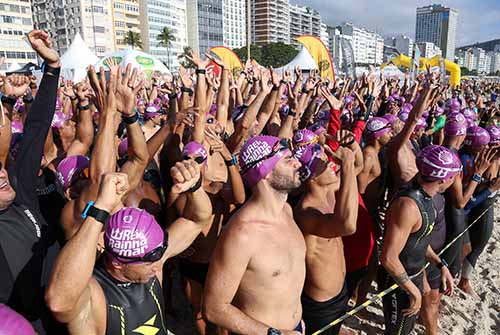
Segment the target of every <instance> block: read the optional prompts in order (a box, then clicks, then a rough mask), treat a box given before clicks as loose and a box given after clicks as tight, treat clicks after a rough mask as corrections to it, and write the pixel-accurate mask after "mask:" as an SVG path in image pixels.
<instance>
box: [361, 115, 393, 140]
mask: <svg viewBox="0 0 500 335" xmlns="http://www.w3.org/2000/svg"><path fill="white" fill-rule="evenodd" d="M390 131H391V124H390V123H389V121H387V119H386V118H383V117H372V118H371V119H370V120H368V122H367V123H366V127H365V134H366V138H367V140H369V141H373V140H376V139H377V138H379V137H381V136H384V135H385V134H387V133H388V132H390Z"/></svg>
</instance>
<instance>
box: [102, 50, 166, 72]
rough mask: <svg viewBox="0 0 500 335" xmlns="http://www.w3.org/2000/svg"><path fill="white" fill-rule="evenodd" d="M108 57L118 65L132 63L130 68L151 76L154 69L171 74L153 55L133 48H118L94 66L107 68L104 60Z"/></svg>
mask: <svg viewBox="0 0 500 335" xmlns="http://www.w3.org/2000/svg"><path fill="white" fill-rule="evenodd" d="M108 58H113V59H114V60H115V61H116V62H117V63H118V65H120V66H122V67H123V68H125V67H126V66H127V65H128V64H131V65H132V68H133V69H134V68H138V69H139V70H140V71H141V72H143V73H144V74H145V75H146V76H151V74H152V73H153V72H154V71H158V72H160V73H164V74H169V75H170V74H171V73H170V71H169V69H168V68H167V67H166V66H165V64H163V63H162V62H161V61H160V60H159V59H157V58H156V57H153V56H151V55H149V54H147V53H145V52H142V51H138V50H133V49H130V48H129V49H124V50H118V51H114V52H111V53H108V54H106V55H104V57H103V58H102V59H101V60H100V61H98V62H97V63H96V64H95V68H96V69H99V68H100V67H101V66H103V67H104V69H105V70H107V69H108V68H107V66H106V65H105V62H104V61H105V60H106V59H108Z"/></svg>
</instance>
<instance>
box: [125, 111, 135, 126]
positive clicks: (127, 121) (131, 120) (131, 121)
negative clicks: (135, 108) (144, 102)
mask: <svg viewBox="0 0 500 335" xmlns="http://www.w3.org/2000/svg"><path fill="white" fill-rule="evenodd" d="M138 119H139V117H138V116H137V113H134V114H132V115H129V116H122V121H123V122H125V124H128V125H129V124H134V123H136V122H137V120H138Z"/></svg>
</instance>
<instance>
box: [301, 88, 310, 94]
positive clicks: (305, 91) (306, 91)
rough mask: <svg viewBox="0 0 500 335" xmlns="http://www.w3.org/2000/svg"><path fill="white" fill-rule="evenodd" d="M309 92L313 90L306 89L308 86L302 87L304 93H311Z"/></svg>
mask: <svg viewBox="0 0 500 335" xmlns="http://www.w3.org/2000/svg"><path fill="white" fill-rule="evenodd" d="M309 92H311V90H306V88H305V87H304V88H302V93H304V94H309Z"/></svg>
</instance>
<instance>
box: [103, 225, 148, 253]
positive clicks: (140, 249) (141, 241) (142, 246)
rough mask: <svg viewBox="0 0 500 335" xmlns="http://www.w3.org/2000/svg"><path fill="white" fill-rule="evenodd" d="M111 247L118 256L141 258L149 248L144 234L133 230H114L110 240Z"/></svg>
mask: <svg viewBox="0 0 500 335" xmlns="http://www.w3.org/2000/svg"><path fill="white" fill-rule="evenodd" d="M108 243H109V247H110V248H111V249H113V251H114V252H115V253H116V254H117V255H118V256H125V257H130V256H139V255H143V254H144V253H145V250H146V249H147V248H148V240H147V238H146V236H144V233H142V232H137V231H133V230H120V228H113V230H112V231H111V237H110V239H109V242H108Z"/></svg>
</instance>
